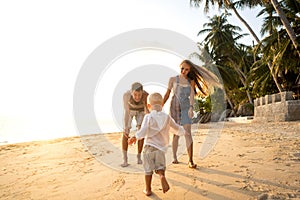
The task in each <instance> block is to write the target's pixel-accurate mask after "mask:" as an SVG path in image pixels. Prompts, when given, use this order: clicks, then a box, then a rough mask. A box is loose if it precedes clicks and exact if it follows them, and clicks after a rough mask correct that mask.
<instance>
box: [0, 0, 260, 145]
mask: <svg viewBox="0 0 300 200" xmlns="http://www.w3.org/2000/svg"><path fill="white" fill-rule="evenodd" d="M249 13H251V12H243V13H242V16H244V15H245V18H246V20H247V21H248V20H250V19H251V18H253V17H251V15H252V16H253V14H251V15H250V14H249ZM255 15H256V14H255ZM211 16H212V14H211ZM205 22H208V21H207V18H206V17H205V15H204V14H203V9H202V8H199V9H196V8H191V7H190V5H189V0H186V1H184V0H151V1H150V0H128V1H121V0H119V1H74V0H72V1H61V0H60V1H57V0H54V1H40V0H36V1H31V0H28V1H15V0H11V1H1V3H0V27H1V31H0V55H1V59H0V91H1V100H0V142H1V141H9V142H17V141H27V140H39V139H48V138H55V137H63V136H70V135H77V131H76V128H75V125H74V123H73V110H72V109H73V107H72V106H73V91H74V84H75V81H76V77H77V75H78V72H79V70H80V68H81V66H82V64H83V62H84V61H85V60H86V58H87V57H88V56H89V54H90V53H91V52H92V51H93V50H94V49H95V48H97V47H98V46H99V45H101V43H103V42H104V41H106V40H108V39H110V38H111V37H113V36H115V35H118V34H120V33H123V32H126V31H130V30H134V29H139V28H163V29H169V30H172V31H176V32H178V33H181V34H183V35H186V36H187V37H189V38H191V39H192V40H194V41H195V42H197V41H201V38H200V37H197V33H198V31H199V30H201V29H202V24H203V23H205ZM232 22H233V23H235V25H239V26H240V27H242V28H243V25H242V24H240V22H239V21H238V20H233V21H232ZM250 24H251V25H253V26H254V25H256V27H254V30H255V31H256V33H257V34H258V35H259V31H258V28H259V26H257V21H253V22H252V23H251V22H250ZM202 38H203V36H202ZM249 41H251V39H250V37H249ZM152 56H154V58H153V57H149V58H151V59H155V58H158V57H159V55H158V54H156V56H158V57H155V55H154V54H153V55H152ZM166 57H168V55H166ZM139 58H141V56H139ZM151 59H148V60H147V61H146V60H145V61H144V63H141V62H140V63H141V64H148V63H149V62H150V60H151ZM176 59H177V60H176ZM156 60H158V59H156ZM160 60H161V59H160ZM178 61H179V59H178V58H175V57H174V56H173V60H169V61H161V63H169V64H170V63H172V64H174V63H177V64H179V63H178ZM119 62H122V61H121V60H120V61H119ZM116 63H117V62H116ZM157 63H158V64H159V62H157ZM169 64H167V65H169ZM176 67H177V65H176V66H174V68H175V69H176ZM129 69H130V68H128V70H129ZM118 72H119V71H118ZM125 72H126V71H125ZM125 72H122V73H125ZM166 81H167V80H166ZM108 84H109V83H108ZM148 89H149V88H148ZM97 98H99V97H97V96H96V99H97ZM98 106H99V105H98ZM95 107H96V108H97V105H95Z"/></svg>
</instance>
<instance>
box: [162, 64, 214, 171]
mask: <svg viewBox="0 0 300 200" xmlns="http://www.w3.org/2000/svg"><path fill="white" fill-rule="evenodd" d="M180 69H181V73H180V75H178V76H175V77H171V78H170V79H169V84H168V89H167V92H166V94H165V96H164V103H165V102H166V101H167V100H168V98H169V96H170V93H171V90H173V93H174V95H173V97H172V101H171V106H170V115H171V117H172V118H173V119H174V120H175V121H176V123H178V124H180V125H182V126H183V127H184V129H185V131H186V132H187V133H188V134H187V135H185V141H186V147H187V152H188V157H189V162H188V166H189V167H190V168H196V167H197V165H196V164H195V163H194V161H193V138H192V133H191V124H192V117H193V115H194V113H193V107H194V96H195V94H196V95H200V94H202V95H207V94H208V85H207V83H206V82H205V81H204V77H205V78H206V79H214V80H215V82H217V81H216V78H215V77H214V76H213V75H212V74H211V73H210V72H208V71H207V70H205V69H204V68H200V67H199V66H196V65H195V64H193V63H192V62H191V61H189V60H184V61H182V62H181V64H180ZM178 140H179V136H177V135H174V136H173V141H172V149H173V158H174V160H173V163H174V164H177V163H178V159H177V149H178Z"/></svg>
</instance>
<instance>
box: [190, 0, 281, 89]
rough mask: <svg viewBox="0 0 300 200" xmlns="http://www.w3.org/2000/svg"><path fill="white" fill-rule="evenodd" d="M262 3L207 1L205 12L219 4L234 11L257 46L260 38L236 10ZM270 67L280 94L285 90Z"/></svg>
mask: <svg viewBox="0 0 300 200" xmlns="http://www.w3.org/2000/svg"><path fill="white" fill-rule="evenodd" d="M203 1H204V0H190V4H191V5H192V6H196V7H199V6H200V4H201V3H202V2H203ZM261 3H262V2H261V1H260V0H241V1H237V2H235V3H232V2H231V1H230V0H224V1H222V0H205V7H204V12H205V13H207V12H208V11H209V5H210V4H211V5H215V4H218V6H219V8H225V9H231V10H233V12H234V13H235V15H236V16H237V17H238V18H239V20H240V21H241V22H242V23H243V24H244V25H245V26H246V28H247V29H248V30H249V32H250V33H251V35H252V36H253V38H254V39H255V41H256V42H257V44H259V43H260V40H259V38H258V37H257V35H256V34H255V32H254V31H253V29H252V28H251V27H250V26H249V24H248V23H247V22H246V21H245V20H244V19H243V18H242V17H241V15H240V14H239V12H238V11H237V10H236V7H235V6H237V7H238V8H244V7H250V8H252V7H254V6H257V5H261ZM268 67H269V70H270V72H271V74H272V77H273V79H274V82H275V84H276V86H277V88H278V90H279V92H282V91H283V89H282V87H281V86H280V84H279V83H278V80H277V77H276V76H275V74H274V72H273V70H272V66H271V63H268Z"/></svg>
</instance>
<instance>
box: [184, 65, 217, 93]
mask: <svg viewBox="0 0 300 200" xmlns="http://www.w3.org/2000/svg"><path fill="white" fill-rule="evenodd" d="M183 63H185V64H187V65H189V66H190V72H189V73H188V75H187V76H188V78H189V79H190V80H194V81H195V88H194V89H195V95H197V96H207V95H209V93H210V90H211V88H212V87H213V86H218V87H220V83H219V80H218V78H217V76H216V75H215V74H213V73H212V72H210V71H208V70H207V69H205V68H204V67H200V66H197V65H195V64H194V63H192V62H191V61H190V60H183V61H182V62H181V63H180V66H181V65H182V64H183Z"/></svg>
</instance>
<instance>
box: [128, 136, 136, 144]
mask: <svg viewBox="0 0 300 200" xmlns="http://www.w3.org/2000/svg"><path fill="white" fill-rule="evenodd" d="M135 143H136V137H134V136H133V137H131V138H129V139H128V144H129V145H132V144H135Z"/></svg>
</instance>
